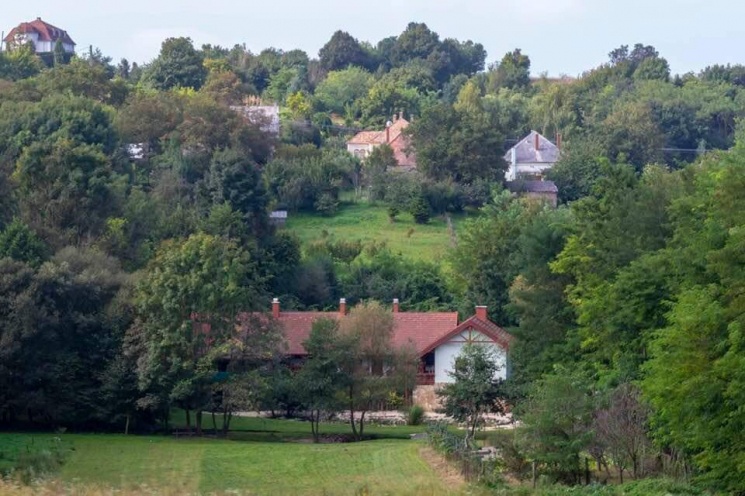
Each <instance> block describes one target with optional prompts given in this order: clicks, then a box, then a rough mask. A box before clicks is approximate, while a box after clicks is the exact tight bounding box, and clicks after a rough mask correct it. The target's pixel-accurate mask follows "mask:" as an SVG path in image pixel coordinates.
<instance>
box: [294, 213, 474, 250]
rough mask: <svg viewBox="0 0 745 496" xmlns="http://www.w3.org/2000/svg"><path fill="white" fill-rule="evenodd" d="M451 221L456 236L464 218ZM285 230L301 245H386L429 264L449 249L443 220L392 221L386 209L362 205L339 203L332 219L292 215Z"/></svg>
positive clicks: (407, 217) (404, 217)
mask: <svg viewBox="0 0 745 496" xmlns="http://www.w3.org/2000/svg"><path fill="white" fill-rule="evenodd" d="M451 219H452V222H453V226H454V228H455V230H456V235H457V228H458V223H459V222H461V221H462V220H463V219H465V215H457V216H455V215H451ZM286 229H287V230H288V231H290V232H292V233H294V234H295V235H296V236H297V237H298V238H299V239H300V241H301V242H302V243H303V244H305V243H309V242H313V241H318V240H323V239H329V240H332V241H334V240H339V239H343V240H346V241H355V240H360V241H362V242H363V243H367V242H371V241H376V242H385V244H386V246H387V247H388V248H390V249H391V251H392V252H393V253H400V254H401V255H403V256H405V257H408V258H411V259H414V260H426V261H430V262H432V261H440V260H442V258H443V257H444V256H445V254H446V253H447V251H448V249H450V247H451V246H452V240H451V235H450V232H449V230H448V226H447V222H446V221H445V219H443V218H441V217H433V218H432V219H431V220H430V221H429V223H428V224H423V225H420V224H416V223H415V222H414V219H413V218H412V217H411V215H409V214H406V213H402V214H400V215H399V216H398V217H397V218H396V221H395V222H391V221H390V220H389V219H388V210H387V208H386V207H384V206H376V205H370V204H368V203H365V202H360V203H345V204H342V206H341V207H340V208H339V211H338V212H337V214H336V215H334V216H331V217H323V216H320V215H317V214H306V213H291V214H290V215H289V217H288V220H287V225H286Z"/></svg>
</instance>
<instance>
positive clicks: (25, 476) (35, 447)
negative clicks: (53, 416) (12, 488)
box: [8, 437, 70, 484]
mask: <svg viewBox="0 0 745 496" xmlns="http://www.w3.org/2000/svg"><path fill="white" fill-rule="evenodd" d="M69 452H70V448H69V447H68V446H67V445H66V443H63V442H62V440H61V439H60V438H58V437H55V438H53V439H51V440H50V441H49V442H48V443H38V444H37V443H36V442H35V440H34V439H31V442H30V443H29V444H27V445H26V447H25V448H24V449H23V450H22V451H21V452H20V453H19V455H18V459H17V461H16V463H15V465H14V466H13V468H12V469H11V471H10V474H8V475H10V476H11V477H12V478H15V479H16V480H18V481H20V482H21V483H23V484H30V483H31V482H33V481H34V480H37V479H40V478H42V477H45V476H47V475H49V474H53V473H55V472H56V471H58V470H59V469H60V467H61V466H62V464H63V463H64V462H65V459H66V458H67V455H68V454H69Z"/></svg>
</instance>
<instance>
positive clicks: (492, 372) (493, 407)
mask: <svg viewBox="0 0 745 496" xmlns="http://www.w3.org/2000/svg"><path fill="white" fill-rule="evenodd" d="M502 366H503V365H502V364H501V363H500V361H499V357H498V356H497V353H496V351H495V350H494V349H493V348H490V347H487V346H483V345H478V344H467V345H465V346H464V347H463V349H462V350H461V352H460V354H458V356H457V357H455V361H454V362H453V370H451V371H448V376H450V378H451V379H452V382H450V383H448V384H445V385H444V386H442V388H441V389H440V390H439V391H438V393H437V394H438V395H439V396H441V397H442V400H443V404H442V411H443V413H445V414H446V415H448V416H450V417H453V418H454V419H455V420H456V421H458V422H463V423H465V424H466V441H467V442H468V441H473V438H474V435H475V434H476V428H477V427H478V425H479V424H480V423H481V422H482V421H483V416H484V414H487V413H503V412H504V399H505V397H504V392H503V388H502V380H501V379H498V378H497V373H498V372H499V371H500V369H501V368H502Z"/></svg>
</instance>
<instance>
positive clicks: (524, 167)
mask: <svg viewBox="0 0 745 496" xmlns="http://www.w3.org/2000/svg"><path fill="white" fill-rule="evenodd" d="M553 165H554V164H551V163H546V162H544V163H534V164H525V163H522V164H518V165H517V166H515V165H512V164H510V166H509V168H508V169H507V172H506V173H505V176H504V177H505V180H507V181H515V180H516V179H518V178H519V177H520V176H541V175H543V172H544V171H546V170H548V169H550V168H551V167H552V166H553Z"/></svg>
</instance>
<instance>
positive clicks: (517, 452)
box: [488, 429, 530, 479]
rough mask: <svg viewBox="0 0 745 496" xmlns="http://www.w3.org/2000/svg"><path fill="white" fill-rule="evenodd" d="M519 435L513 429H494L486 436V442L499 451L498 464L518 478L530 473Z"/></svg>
mask: <svg viewBox="0 0 745 496" xmlns="http://www.w3.org/2000/svg"><path fill="white" fill-rule="evenodd" d="M519 435H520V433H519V432H518V431H517V430H514V429H511V430H502V431H495V432H494V433H493V434H491V435H490V436H489V437H488V444H490V445H491V446H494V447H495V448H496V449H497V452H499V453H500V465H501V466H502V468H503V469H504V470H505V471H507V472H509V473H510V474H512V475H514V476H515V477H517V478H518V479H524V478H525V477H527V476H528V475H529V473H530V464H529V463H528V460H527V458H526V455H525V451H524V450H525V447H524V446H523V443H522V442H521V438H520V437H519Z"/></svg>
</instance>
